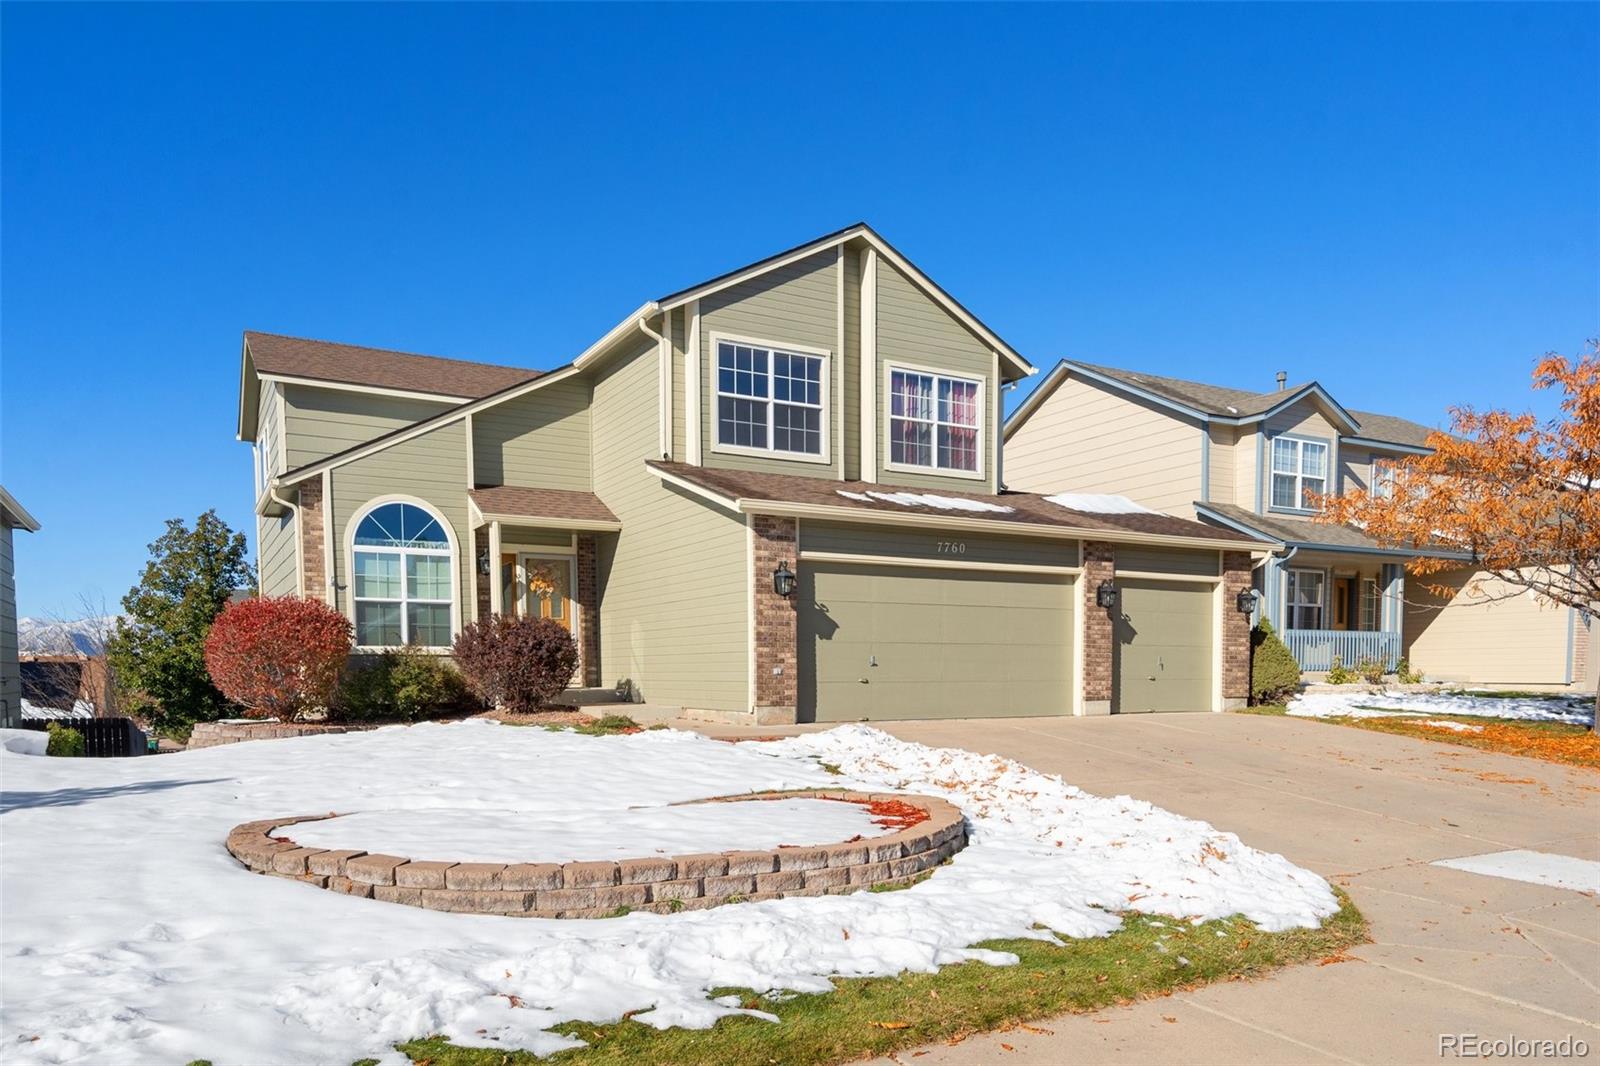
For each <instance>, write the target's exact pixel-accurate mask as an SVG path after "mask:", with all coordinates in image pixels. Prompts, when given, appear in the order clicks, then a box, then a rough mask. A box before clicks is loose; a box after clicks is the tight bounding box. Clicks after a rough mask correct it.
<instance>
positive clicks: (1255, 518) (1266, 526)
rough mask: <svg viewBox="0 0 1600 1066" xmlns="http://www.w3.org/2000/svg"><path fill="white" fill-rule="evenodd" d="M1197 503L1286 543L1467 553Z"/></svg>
mask: <svg viewBox="0 0 1600 1066" xmlns="http://www.w3.org/2000/svg"><path fill="white" fill-rule="evenodd" d="M1195 506H1196V507H1198V508H1202V511H1201V514H1202V516H1203V515H1204V512H1205V511H1211V512H1213V513H1215V514H1216V515H1218V516H1220V517H1221V518H1224V519H1227V520H1228V521H1230V522H1237V523H1238V524H1239V525H1241V526H1244V527H1245V528H1247V529H1254V530H1256V531H1257V532H1259V533H1261V534H1262V535H1263V536H1267V537H1271V538H1272V539H1274V540H1281V541H1283V542H1284V543H1285V544H1301V545H1306V546H1315V547H1328V548H1352V549H1357V550H1360V551H1369V552H1370V551H1386V552H1394V553H1395V554H1397V555H1406V556H1415V555H1422V554H1427V555H1442V556H1448V557H1454V556H1458V555H1465V553H1463V552H1456V551H1450V550H1447V549H1445V548H1442V547H1440V548H1435V549H1433V550H1431V551H1425V550H1421V549H1419V550H1412V549H1408V548H1393V547H1389V546H1386V545H1383V544H1379V543H1378V542H1377V541H1375V540H1373V539H1372V538H1371V537H1369V536H1367V535H1366V534H1365V533H1363V532H1361V530H1359V529H1357V528H1356V527H1355V526H1344V525H1337V526H1336V525H1330V524H1324V523H1322V522H1311V521H1307V520H1305V519H1296V518H1284V517H1281V516H1279V515H1262V514H1256V513H1255V512H1254V511H1251V510H1248V509H1246V508H1244V507H1235V506H1233V505H1232V504H1227V503H1199V502H1196V503H1195Z"/></svg>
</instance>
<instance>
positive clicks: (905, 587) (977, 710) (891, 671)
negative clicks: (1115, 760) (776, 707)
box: [798, 561, 1076, 722]
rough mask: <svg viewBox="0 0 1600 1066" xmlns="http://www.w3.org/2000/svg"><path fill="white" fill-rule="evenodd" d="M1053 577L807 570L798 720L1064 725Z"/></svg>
mask: <svg viewBox="0 0 1600 1066" xmlns="http://www.w3.org/2000/svg"><path fill="white" fill-rule="evenodd" d="M1073 588H1074V585H1073V583H1072V582H1071V581H1070V580H1069V578H1068V577H1067V576H1066V575H1064V574H1055V573H1034V572H1027V571H1017V570H998V571H988V570H981V569H953V568H943V567H938V568H936V567H919V566H906V565H900V564H892V563H876V562H865V563H861V562H820V561H819V562H807V563H805V564H803V565H802V566H801V567H800V590H799V596H798V599H799V605H798V606H799V611H800V618H799V622H800V633H799V638H800V639H799V649H798V653H799V658H800V662H799V667H800V671H799V675H800V676H799V678H798V681H799V686H798V687H799V692H798V698H799V703H800V706H799V708H798V710H799V713H800V719H801V721H829V722H837V721H856V720H859V719H863V718H865V719H869V720H882V719H895V718H973V717H996V718H999V717H1014V716H1024V715H1051V714H1071V713H1072V696H1073V690H1074V686H1075V684H1076V680H1075V673H1074V665H1073V662H1072V647H1073V626H1072V611H1073V604H1072V601H1073V595H1072V590H1073Z"/></svg>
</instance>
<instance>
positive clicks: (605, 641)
mask: <svg viewBox="0 0 1600 1066" xmlns="http://www.w3.org/2000/svg"><path fill="white" fill-rule="evenodd" d="M1031 373H1033V367H1032V366H1031V365H1030V364H1029V363H1028V361H1027V360H1026V359H1024V358H1023V357H1022V356H1021V355H1020V354H1019V353H1018V352H1016V351H1015V350H1014V349H1012V347H1011V346H1010V345H1008V344H1007V343H1006V342H1005V341H1004V340H1002V339H1001V338H1000V337H999V336H998V335H997V334H996V333H995V332H994V331H993V330H991V329H990V328H989V327H988V326H987V325H985V324H984V323H983V322H981V321H980V320H979V319H978V318H977V317H976V316H974V315H973V314H972V313H971V312H970V311H968V310H967V309H966V308H964V307H963V306H962V305H961V304H959V303H957V302H956V301H955V300H954V299H953V298H952V297H951V296H950V295H949V294H948V293H946V292H945V291H944V290H943V289H942V288H941V287H940V286H939V285H938V284H936V283H935V282H934V281H933V280H932V279H931V278H929V277H928V276H927V275H926V274H924V273H923V272H922V271H921V270H919V269H918V268H917V267H916V266H915V265H913V264H912V263H911V262H910V261H909V260H907V259H906V258H905V257H904V256H903V255H901V254H900V253H899V252H898V251H896V250H895V249H894V248H893V247H892V246H891V245H889V244H888V242H886V241H884V240H883V238H881V237H880V236H879V235H878V234H876V233H875V232H874V231H873V230H871V229H870V228H869V227H867V226H865V225H855V226H851V227H848V228H846V229H843V230H840V231H838V232H836V233H832V234H829V235H827V236H824V237H821V238H819V239H817V240H814V241H810V242H808V243H806V244H803V245H801V246H799V247H796V248H792V249H790V250H788V251H785V252H781V253H779V254H777V255H774V256H772V257H770V258H767V259H763V260H761V261H760V262H757V263H753V264H750V265H749V266H745V267H741V268H739V269H738V270H734V271H731V272H730V273H727V274H724V275H722V276H720V277H717V278H713V279H711V280H709V281H705V282H702V283H700V284H697V285H694V286H691V287H689V288H686V289H683V290H681V291H678V292H674V293H671V294H669V295H665V296H661V297H658V298H656V299H653V300H648V301H646V302H645V303H643V304H641V305H640V306H639V307H638V308H637V309H636V310H635V311H633V312H631V313H630V314H629V315H627V316H626V317H625V318H623V319H622V320H621V321H620V322H618V323H617V324H616V325H614V326H613V327H612V328H611V329H610V330H608V331H607V332H605V333H604V334H603V335H602V336H600V337H599V339H597V340H596V341H595V342H594V343H593V344H592V345H590V346H589V347H588V348H587V349H586V350H585V351H583V352H582V353H581V354H580V355H578V356H577V357H576V358H575V359H573V360H572V361H570V362H568V363H566V364H564V365H562V366H559V367H555V368H553V369H549V370H545V371H535V370H526V369H518V368H511V367H502V366H491V365H485V364H481V363H470V362H462V361H458V360H450V359H440V358H434V357H429V356H418V355H410V354H404V353H397V352H390V351H380V350H375V349H370V348H360V347H355V346H350V345H341V344H331V343H325V342H320V341H306V340H298V339H293V338H287V337H281V336H275V335H271V334H265V333H247V334H246V335H245V340H244V347H243V356H242V369H241V387H240V407H239V436H240V438H241V439H243V440H247V441H249V442H251V444H252V445H253V448H254V452H255V456H256V512H257V515H258V516H259V528H258V531H257V532H258V545H259V558H260V573H261V588H262V592H263V593H264V594H267V595H301V596H314V597H318V598H321V599H325V600H326V601H327V602H328V603H330V604H332V605H333V606H335V607H336V608H337V609H338V610H340V611H342V612H344V613H345V614H346V615H347V616H348V617H349V618H350V620H351V623H352V625H353V626H354V630H355V634H356V640H357V643H358V645H359V646H360V648H361V649H362V650H364V651H370V650H375V649H380V648H386V647H392V646H396V645H401V644H412V645H419V646H422V647H426V648H432V649H439V650H444V649H447V648H448V646H449V645H450V643H451V640H452V639H453V637H454V636H455V634H456V633H458V632H459V631H460V629H461V627H462V626H463V625H465V624H468V623H470V622H471V621H473V620H474V619H481V618H484V617H487V616H489V615H490V614H492V613H506V612H519V613H526V614H537V615H540V616H545V617H552V618H556V619H559V620H561V621H562V622H563V623H564V624H567V625H569V626H570V627H571V628H572V630H573V632H574V634H575V636H576V638H577V642H578V645H579V649H580V658H581V663H582V666H581V673H582V674H583V681H584V683H585V684H586V685H589V686H602V685H604V686H616V687H618V688H619V689H621V690H622V691H624V692H626V693H627V694H628V695H629V696H631V697H632V698H634V699H642V700H648V701H649V702H650V703H652V704H659V705H664V706H669V707H681V708H685V709H689V710H693V711H698V712H713V713H720V714H723V715H729V716H734V717H743V718H745V719H746V720H748V719H752V718H753V719H756V720H759V721H763V722H772V721H795V720H797V719H798V720H802V721H809V720H856V719H883V718H933V717H943V716H982V715H1049V714H1072V713H1098V712H1105V711H1110V710H1113V709H1117V710H1148V709H1161V708H1170V709H1191V710H1220V709H1223V708H1224V707H1227V706H1233V705H1237V704H1240V703H1242V702H1243V701H1244V698H1245V696H1246V695H1247V692H1248V625H1247V622H1246V619H1245V616H1244V615H1243V614H1241V613H1240V611H1239V610H1238V609H1237V603H1238V599H1237V596H1238V593H1239V592H1241V591H1243V590H1244V589H1246V587H1247V586H1248V584H1249V580H1250V571H1251V568H1252V565H1253V564H1254V563H1255V556H1263V557H1264V555H1265V552H1266V551H1268V550H1270V549H1271V548H1272V547H1274V546H1275V545H1274V544H1273V543H1271V542H1264V541H1262V540H1260V539H1259V538H1255V537H1252V536H1251V535H1249V534H1245V533H1241V532H1238V531H1236V530H1232V529H1226V528H1220V527H1218V526H1214V525H1206V524H1203V523H1200V522H1197V521H1195V520H1194V519H1193V518H1192V517H1190V518H1180V517H1174V516H1170V515H1165V514H1160V513H1156V512H1155V511H1153V510H1151V509H1148V508H1144V507H1139V506H1136V505H1134V504H1132V503H1130V502H1129V501H1126V500H1118V499H1105V498H1099V497H1094V496H1057V497H1054V498H1050V497H1044V496H1039V495H1034V494H1030V493H1017V492H1009V491H1006V490H1005V481H1006V473H1005V472H1004V471H1003V470H1002V459H1003V455H1002V450H1001V445H1000V432H999V430H1000V426H1001V423H1002V418H1001V393H1002V390H1004V389H1005V388H1006V387H1007V386H1009V385H1010V384H1011V383H1013V382H1015V381H1017V380H1019V379H1020V378H1022V377H1024V376H1026V375H1028V374H1031ZM534 575H538V576H539V580H531V578H532V577H533V576H534ZM1130 619H1131V621H1130Z"/></svg>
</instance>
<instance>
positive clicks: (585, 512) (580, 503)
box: [468, 485, 617, 522]
mask: <svg viewBox="0 0 1600 1066" xmlns="http://www.w3.org/2000/svg"><path fill="white" fill-rule="evenodd" d="M468 495H469V496H471V497H472V502H473V503H475V504H477V505H478V510H480V511H482V512H483V513H484V514H486V515H501V516H516V517H519V518H554V519H560V520H562V521H568V522H616V520H617V516H616V515H614V514H612V513H611V508H609V507H607V506H606V505H605V504H603V503H601V502H600V497H598V496H596V495H595V494H594V493H592V492H571V491H568V490H563V489H532V488H524V487H522V486H520V485H496V486H494V487H493V488H485V489H473V490H471V492H469V493H468Z"/></svg>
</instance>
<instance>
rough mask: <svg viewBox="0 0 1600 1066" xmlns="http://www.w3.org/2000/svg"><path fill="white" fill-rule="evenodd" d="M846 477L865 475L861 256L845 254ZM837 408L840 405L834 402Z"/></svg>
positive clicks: (846, 478) (849, 250)
mask: <svg viewBox="0 0 1600 1066" xmlns="http://www.w3.org/2000/svg"><path fill="white" fill-rule="evenodd" d="M840 370H841V376H842V377H843V378H844V389H843V391H844V479H845V480H846V481H859V480H860V479H861V257H860V256H859V255H857V254H856V252H855V251H853V250H851V249H846V250H845V255H844V358H843V360H841V367H840ZM834 407H835V409H837V408H838V405H837V404H835V405H834Z"/></svg>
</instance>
